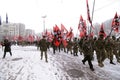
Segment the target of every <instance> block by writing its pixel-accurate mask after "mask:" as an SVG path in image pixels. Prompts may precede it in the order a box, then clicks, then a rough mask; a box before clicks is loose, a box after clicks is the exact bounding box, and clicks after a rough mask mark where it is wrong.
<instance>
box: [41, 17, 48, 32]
mask: <svg viewBox="0 0 120 80" xmlns="http://www.w3.org/2000/svg"><path fill="white" fill-rule="evenodd" d="M46 17H47V16H46V15H44V16H42V18H43V27H44V32H45V18H46Z"/></svg>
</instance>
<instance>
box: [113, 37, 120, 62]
mask: <svg viewBox="0 0 120 80" xmlns="http://www.w3.org/2000/svg"><path fill="white" fill-rule="evenodd" d="M112 39H113V54H114V55H115V57H116V59H117V62H119V63H120V58H119V53H118V50H119V41H117V40H116V38H115V36H112Z"/></svg>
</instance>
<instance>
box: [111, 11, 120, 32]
mask: <svg viewBox="0 0 120 80" xmlns="http://www.w3.org/2000/svg"><path fill="white" fill-rule="evenodd" d="M119 25H120V24H119V17H118V14H117V12H116V13H115V16H114V18H113V20H112V24H111V26H112V28H113V29H114V31H115V32H118V26H119Z"/></svg>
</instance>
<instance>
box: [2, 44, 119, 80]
mask: <svg viewBox="0 0 120 80" xmlns="http://www.w3.org/2000/svg"><path fill="white" fill-rule="evenodd" d="M11 49H12V54H13V56H12V57H11V56H10V54H9V53H7V54H6V58H5V59H2V56H3V51H2V48H1V47H0V80H120V63H117V61H116V59H114V62H115V63H116V65H112V64H109V60H108V59H106V60H105V62H104V67H103V68H101V67H99V66H98V64H97V60H96V58H95V60H94V61H93V66H94V68H95V71H91V70H90V69H89V65H88V63H87V62H86V64H85V65H83V64H82V59H83V56H82V55H80V53H79V56H77V57H74V56H73V55H71V54H70V53H68V54H67V53H64V52H63V51H61V52H56V54H53V51H52V49H50V50H48V63H46V62H45V58H44V57H43V60H41V59H40V51H39V50H37V47H35V46H26V47H22V46H12V48H11Z"/></svg>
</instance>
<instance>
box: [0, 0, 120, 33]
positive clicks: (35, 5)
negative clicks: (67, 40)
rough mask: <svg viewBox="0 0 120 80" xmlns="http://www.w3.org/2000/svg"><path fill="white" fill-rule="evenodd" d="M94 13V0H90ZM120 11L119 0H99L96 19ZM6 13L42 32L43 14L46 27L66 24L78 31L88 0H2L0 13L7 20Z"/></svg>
mask: <svg viewBox="0 0 120 80" xmlns="http://www.w3.org/2000/svg"><path fill="white" fill-rule="evenodd" d="M88 2H89V7H90V15H92V7H93V0H88ZM116 12H117V13H118V14H120V0H96V1H95V12H94V17H93V22H99V23H101V22H103V21H105V20H107V19H110V18H113V17H114V15H115V13H116ZM6 13H7V14H8V20H9V22H12V23H24V24H25V25H26V28H29V29H34V30H35V32H42V31H43V29H44V28H43V19H42V16H44V15H46V16H47V17H46V19H45V27H46V28H53V26H54V25H55V24H57V25H58V26H60V24H61V23H62V24H64V25H65V27H66V28H67V29H69V27H72V28H73V29H74V31H75V32H76V31H77V27H78V22H79V17H80V15H82V16H83V18H84V19H87V18H86V17H87V12H86V0H0V16H1V18H2V21H5V16H6Z"/></svg>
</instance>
